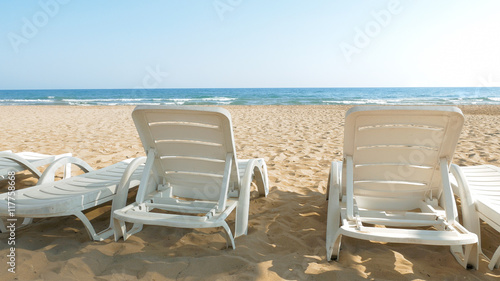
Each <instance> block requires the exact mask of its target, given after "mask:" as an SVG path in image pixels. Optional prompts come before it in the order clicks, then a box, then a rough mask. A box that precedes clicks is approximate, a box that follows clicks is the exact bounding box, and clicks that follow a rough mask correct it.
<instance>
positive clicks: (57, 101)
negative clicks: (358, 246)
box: [0, 87, 500, 106]
mask: <svg viewBox="0 0 500 281" xmlns="http://www.w3.org/2000/svg"><path fill="white" fill-rule="evenodd" d="M314 104H347V105H377V104H378V105H467V104H477V105H480V104H481V105H500V87H476V88H474V87H471V88H205V89H203V88H200V89H195V88H180V89H76V90H0V105H72V106H91V105H314Z"/></svg>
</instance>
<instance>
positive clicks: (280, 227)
mask: <svg viewBox="0 0 500 281" xmlns="http://www.w3.org/2000/svg"><path fill="white" fill-rule="evenodd" d="M350 107H351V106H321V105H318V106H304V105H302V106H279V105H276V106H275V105H273V106H226V107H225V108H227V109H228V110H229V111H230V112H231V114H232V118H233V126H234V133H235V140H236V150H237V155H238V157H239V158H254V157H263V158H264V159H265V160H266V162H267V165H268V171H269V179H270V193H269V196H268V197H267V198H259V197H257V196H256V195H257V193H256V192H254V193H253V195H254V196H253V198H252V200H251V204H250V218H249V231H248V235H247V236H242V237H239V238H237V239H236V249H235V250H232V249H226V242H225V239H224V236H223V235H224V233H223V232H222V230H221V229H195V230H193V229H176V228H167V227H158V226H145V228H144V230H143V231H142V232H140V233H138V234H136V235H134V236H132V237H131V238H129V239H128V240H127V241H125V242H124V241H123V240H120V241H118V242H114V240H113V239H107V240H105V241H103V242H94V241H91V240H90V239H89V237H88V235H87V233H86V231H85V228H84V226H83V224H82V223H81V222H80V221H79V219H77V218H76V217H56V218H48V219H40V220H36V222H35V223H34V224H32V225H30V226H28V227H25V228H23V229H19V230H17V232H16V257H17V259H16V264H17V268H16V273H15V274H12V273H9V272H7V265H6V263H7V260H8V259H7V254H8V246H7V243H6V241H7V237H8V236H7V234H4V233H2V234H0V240H1V242H0V264H1V265H0V271H1V276H2V278H1V279H2V280H56V279H57V280H135V279H144V280H174V279H175V280H283V279H286V280H499V278H500V270H499V269H496V270H493V271H490V270H489V269H488V268H487V262H486V261H485V260H484V259H481V261H480V268H479V270H477V271H476V270H466V269H464V268H462V267H461V266H460V265H459V264H458V263H457V262H456V261H455V259H454V257H453V256H452V254H451V253H450V252H449V248H448V247H438V246H422V245H411V244H387V243H372V242H368V241H362V240H356V239H350V238H343V240H342V250H341V253H340V260H339V261H332V262H327V261H326V257H325V233H326V214H327V201H326V200H325V194H326V185H327V177H328V171H329V167H330V163H331V161H334V160H336V161H339V160H341V159H342V144H343V124H344V115H345V112H346V110H347V109H349V108H350ZM133 108H134V107H133V106H101V107H99V106H88V107H86V106H2V107H0V128H1V131H2V138H1V139H2V141H1V142H0V151H1V150H12V151H14V152H21V151H33V152H39V153H46V154H61V153H67V152H71V153H73V155H74V156H76V157H78V158H81V159H83V160H85V161H86V162H87V163H89V164H90V166H92V167H93V168H95V169H98V168H103V167H106V166H108V165H111V164H113V163H116V162H119V161H121V160H123V159H127V158H134V157H138V156H143V155H145V153H144V150H143V147H142V145H141V143H140V140H139V137H138V135H137V132H136V130H135V127H134V124H133V121H132V118H131V112H132V110H133ZM460 108H461V109H462V110H463V112H464V114H465V126H464V129H463V131H462V134H461V137H460V141H459V144H458V147H457V152H456V154H455V158H454V160H453V162H454V163H456V164H459V165H478V164H485V163H489V164H493V165H500V163H499V159H500V127H499V126H498V124H500V106H461V107H460ZM36 182H37V180H36V178H34V177H32V176H31V175H30V174H29V173H27V172H25V173H21V174H17V181H16V188H18V189H20V188H24V187H27V186H32V185H35V184H36ZM6 187H7V183H6V181H2V182H0V192H5V191H6ZM132 196H133V194H131V195H130V197H132ZM109 209H110V205H109V204H107V205H104V206H100V207H97V208H94V209H91V210H90V211H89V212H87V216H88V217H89V218H91V221H92V223H93V224H94V225H95V226H96V227H97V228H98V229H104V228H106V227H107V225H108V224H109ZM229 222H230V226H231V227H234V215H232V216H231V217H230V219H229ZM499 241H500V233H498V232H496V231H495V230H494V229H493V228H491V227H489V226H488V225H485V224H483V225H482V243H483V249H484V251H485V253H486V254H487V255H489V256H491V254H492V253H493V252H494V251H495V249H496V248H497V247H498V246H499V244H500V243H499Z"/></svg>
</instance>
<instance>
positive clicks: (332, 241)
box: [326, 162, 342, 261]
mask: <svg viewBox="0 0 500 281" xmlns="http://www.w3.org/2000/svg"><path fill="white" fill-rule="evenodd" d="M337 165H341V163H339V162H333V163H332V166H331V170H330V177H329V180H328V182H329V185H328V190H329V192H328V214H327V221H326V259H327V260H328V261H330V260H332V258H333V259H335V260H338V257H339V253H340V243H341V240H342V235H341V234H340V192H339V188H340V185H339V183H340V181H339V178H338V177H339V170H340V169H339V167H338V166H337Z"/></svg>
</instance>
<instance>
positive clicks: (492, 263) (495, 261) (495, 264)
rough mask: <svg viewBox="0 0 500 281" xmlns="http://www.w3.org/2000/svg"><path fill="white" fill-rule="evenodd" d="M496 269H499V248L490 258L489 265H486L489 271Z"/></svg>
mask: <svg viewBox="0 0 500 281" xmlns="http://www.w3.org/2000/svg"><path fill="white" fill-rule="evenodd" d="M498 267H500V247H498V248H497V250H496V251H495V253H494V254H493V256H492V257H491V260H490V264H488V268H489V269H491V270H493V269H494V268H498Z"/></svg>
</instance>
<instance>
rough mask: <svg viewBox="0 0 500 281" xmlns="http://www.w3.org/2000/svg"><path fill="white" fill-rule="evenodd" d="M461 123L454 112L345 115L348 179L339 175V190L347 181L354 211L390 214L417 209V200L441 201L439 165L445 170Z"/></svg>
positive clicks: (375, 110) (386, 110) (393, 110)
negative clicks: (388, 212)
mask: <svg viewBox="0 0 500 281" xmlns="http://www.w3.org/2000/svg"><path fill="white" fill-rule="evenodd" d="M463 122H464V121H463V115H462V113H461V111H460V109H458V108H455V107H434V106H432V107H431V106H411V107H407V106H401V107H398V106H396V107H382V106H371V107H370V106H367V107H356V108H353V109H352V110H349V111H348V112H347V114H346V122H345V141H344V159H345V160H346V159H347V160H346V161H344V165H346V166H349V165H350V166H351V167H352V171H353V173H352V174H351V175H349V174H348V173H349V172H348V171H347V170H348V169H343V179H345V180H342V182H343V188H344V190H346V184H347V182H348V181H349V180H350V179H349V176H350V177H351V181H352V184H353V195H354V196H355V198H356V204H357V206H358V207H361V208H369V209H379V210H389V211H390V210H412V209H416V208H418V207H419V202H422V200H425V199H430V200H431V201H432V200H433V199H437V198H440V195H441V190H442V179H441V173H440V161H441V159H443V158H444V159H446V161H447V163H448V166H449V165H450V163H451V159H452V156H453V153H454V151H455V147H456V144H457V141H458V138H459V135H460V131H461V129H462V126H463ZM350 159H351V160H350ZM351 162H352V163H351ZM344 194H345V193H344Z"/></svg>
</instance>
